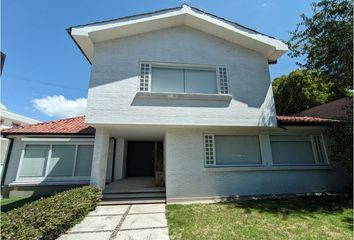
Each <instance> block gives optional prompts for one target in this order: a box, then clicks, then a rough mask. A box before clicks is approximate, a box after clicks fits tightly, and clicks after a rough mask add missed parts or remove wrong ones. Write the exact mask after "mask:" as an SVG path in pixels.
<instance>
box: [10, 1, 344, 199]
mask: <svg viewBox="0 0 354 240" xmlns="http://www.w3.org/2000/svg"><path fill="white" fill-rule="evenodd" d="M68 32H69V34H70V36H71V37H72V39H73V40H74V42H75V43H76V44H77V46H78V47H79V49H80V50H81V51H82V53H83V54H84V56H85V57H86V58H87V60H88V61H89V62H90V63H91V64H92V70H91V78H90V84H89V89H88V102H87V110H86V115H85V118H83V117H79V118H72V119H64V120H60V121H54V122H50V123H44V124H39V125H38V124H37V125H33V126H31V127H29V128H23V129H17V130H9V131H7V132H6V134H7V136H8V137H9V138H12V139H13V141H14V147H13V154H12V155H11V156H10V157H9V167H8V169H9V171H8V172H7V175H6V177H5V179H4V183H5V186H7V187H9V189H10V190H11V187H12V190H13V189H14V187H16V186H17V189H19V188H18V187H19V186H22V187H28V189H30V190H33V191H35V190H36V189H39V188H40V187H42V188H46V189H48V186H51V187H52V186H56V189H59V186H61V187H67V186H68V185H70V184H71V185H75V184H88V183H90V184H91V185H95V186H98V187H99V188H101V189H103V190H104V193H106V196H108V197H107V198H109V194H113V195H112V198H119V197H121V196H120V195H117V193H123V192H121V190H122V189H124V190H125V192H124V193H129V192H130V193H131V191H129V190H130V189H133V188H136V189H140V190H139V191H137V192H139V193H146V192H145V191H147V190H148V189H149V186H150V187H151V185H153V184H152V182H153V181H151V176H153V175H154V174H155V172H156V171H159V172H163V175H164V180H165V188H161V187H160V188H159V191H161V189H163V190H162V191H166V199H167V202H179V201H200V200H215V199H223V198H225V197H229V196H245V195H271V194H291V193H307V192H322V191H338V190H341V189H343V188H344V185H345V179H344V178H343V177H342V175H341V174H342V172H341V170H340V169H338V168H337V167H336V166H335V165H334V164H331V163H330V159H329V153H328V141H327V138H326V136H325V135H324V130H325V124H326V123H327V121H326V120H325V119H319V118H306V117H285V116H280V117H278V118H277V116H276V112H275V107H274V98H273V94H272V87H271V79H270V75H269V65H270V64H276V63H277V61H278V59H279V58H280V57H281V56H282V55H283V54H284V53H285V52H286V51H287V50H288V47H287V45H286V44H285V43H283V42H282V41H280V40H277V39H275V38H273V37H270V36H267V35H265V34H262V33H260V32H257V31H255V30H252V29H249V28H247V27H244V26H241V25H239V24H237V23H234V22H230V21H228V20H226V19H223V18H220V17H218V16H215V15H212V14H209V13H206V12H203V11H201V10H199V9H196V8H192V7H189V6H187V5H182V6H181V7H178V8H172V9H165V10H160V11H156V12H152V13H145V14H140V15H135V16H129V17H124V18H118V19H113V20H109V21H103V22H97V23H92V24H86V25H80V26H75V27H71V28H70V29H68ZM93 128H94V129H93ZM53 129H54V130H53ZM94 130H95V132H94ZM48 136H51V137H48ZM134 179H135V180H136V181H134ZM137 179H140V181H138V180H137ZM129 180H131V181H129ZM139 184H140V187H141V188H139V186H138V187H137V186H136V185H139ZM149 184H150V185H149ZM42 190H43V189H42ZM108 190H109V191H108ZM147 192H148V191H147ZM114 194H116V195H114ZM131 195H132V194H131ZM160 196H165V194H163V195H160ZM146 197H151V195H146Z"/></svg>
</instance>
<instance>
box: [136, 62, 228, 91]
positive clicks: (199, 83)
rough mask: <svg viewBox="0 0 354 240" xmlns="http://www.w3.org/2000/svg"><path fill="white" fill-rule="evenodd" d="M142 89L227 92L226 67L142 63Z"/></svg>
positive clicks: (140, 87)
mask: <svg viewBox="0 0 354 240" xmlns="http://www.w3.org/2000/svg"><path fill="white" fill-rule="evenodd" d="M139 90H140V91H151V92H157V93H206V94H217V93H222V94H227V93H228V91H229V90H228V82H227V72H226V68H225V67H195V66H191V67H184V66H183V67H182V66H178V65H171V66H169V65H161V64H160V65H158V64H149V63H143V64H141V65H140V85H139Z"/></svg>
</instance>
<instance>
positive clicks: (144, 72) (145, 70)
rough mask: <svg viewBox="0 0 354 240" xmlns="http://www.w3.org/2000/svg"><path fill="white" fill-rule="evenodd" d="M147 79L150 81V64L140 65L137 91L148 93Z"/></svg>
mask: <svg viewBox="0 0 354 240" xmlns="http://www.w3.org/2000/svg"><path fill="white" fill-rule="evenodd" d="M149 79H150V64H148V63H142V64H141V65H140V85H139V90H140V91H144V92H147V91H149Z"/></svg>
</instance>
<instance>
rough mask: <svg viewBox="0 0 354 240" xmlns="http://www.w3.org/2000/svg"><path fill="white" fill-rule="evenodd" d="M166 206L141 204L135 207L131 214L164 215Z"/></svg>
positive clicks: (132, 208)
mask: <svg viewBox="0 0 354 240" xmlns="http://www.w3.org/2000/svg"><path fill="white" fill-rule="evenodd" d="M165 205H166V204H140V205H133V206H132V207H131V209H130V211H129V214H135V213H164V212H165Z"/></svg>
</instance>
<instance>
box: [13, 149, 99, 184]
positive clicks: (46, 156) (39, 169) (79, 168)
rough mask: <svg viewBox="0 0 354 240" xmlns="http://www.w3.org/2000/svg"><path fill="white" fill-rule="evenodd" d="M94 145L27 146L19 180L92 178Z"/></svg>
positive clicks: (21, 163)
mask: <svg viewBox="0 0 354 240" xmlns="http://www.w3.org/2000/svg"><path fill="white" fill-rule="evenodd" d="M92 156H93V145H92V144H26V145H25V147H24V150H23V154H22V158H21V161H20V167H19V173H18V178H19V179H28V178H31V179H46V178H48V180H49V179H53V178H58V179H60V178H80V177H90V175H91V165H92Z"/></svg>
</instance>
